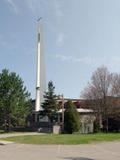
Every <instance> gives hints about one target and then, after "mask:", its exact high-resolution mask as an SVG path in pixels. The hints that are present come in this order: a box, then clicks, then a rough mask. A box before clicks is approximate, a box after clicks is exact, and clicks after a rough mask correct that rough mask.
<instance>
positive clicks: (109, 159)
mask: <svg viewBox="0 0 120 160" xmlns="http://www.w3.org/2000/svg"><path fill="white" fill-rule="evenodd" d="M21 159H23V160H120V142H104V143H94V144H87V145H27V144H16V143H14V144H7V145H1V146H0V160H21Z"/></svg>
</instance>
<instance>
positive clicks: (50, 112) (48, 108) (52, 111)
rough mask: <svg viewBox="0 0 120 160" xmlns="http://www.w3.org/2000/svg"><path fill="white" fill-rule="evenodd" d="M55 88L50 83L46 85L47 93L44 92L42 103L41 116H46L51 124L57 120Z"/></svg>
mask: <svg viewBox="0 0 120 160" xmlns="http://www.w3.org/2000/svg"><path fill="white" fill-rule="evenodd" d="M54 92H55V87H54V85H53V82H52V81H49V83H48V91H47V92H45V95H44V102H43V104H42V108H43V111H42V115H43V116H48V118H49V120H50V121H51V122H53V121H56V119H57V111H58V104H57V96H56V95H55V93H54Z"/></svg>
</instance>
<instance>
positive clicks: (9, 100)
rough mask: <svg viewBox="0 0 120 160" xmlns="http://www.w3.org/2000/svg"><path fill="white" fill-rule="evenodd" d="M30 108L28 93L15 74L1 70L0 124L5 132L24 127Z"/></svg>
mask: <svg viewBox="0 0 120 160" xmlns="http://www.w3.org/2000/svg"><path fill="white" fill-rule="evenodd" d="M30 107H31V100H30V93H28V91H27V90H26V87H24V84H23V81H22V79H21V78H20V77H19V75H17V74H16V73H15V72H11V73H10V72H9V70H7V69H3V70H2V73H0V111H1V115H0V116H1V123H2V124H4V126H5V130H10V127H11V126H16V125H25V120H26V117H27V116H28V114H29V111H30Z"/></svg>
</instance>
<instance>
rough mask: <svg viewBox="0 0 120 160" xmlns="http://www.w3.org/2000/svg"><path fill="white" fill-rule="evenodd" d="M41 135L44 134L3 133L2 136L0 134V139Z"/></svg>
mask: <svg viewBox="0 0 120 160" xmlns="http://www.w3.org/2000/svg"><path fill="white" fill-rule="evenodd" d="M43 134H45V133H38V132H25V133H24V132H23V133H22V132H21V133H3V134H0V138H6V137H14V136H25V135H43Z"/></svg>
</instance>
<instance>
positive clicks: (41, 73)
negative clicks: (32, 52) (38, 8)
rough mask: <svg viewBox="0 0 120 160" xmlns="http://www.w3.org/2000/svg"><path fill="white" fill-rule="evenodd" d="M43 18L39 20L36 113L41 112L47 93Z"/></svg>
mask: <svg viewBox="0 0 120 160" xmlns="http://www.w3.org/2000/svg"><path fill="white" fill-rule="evenodd" d="M40 21H41V18H39V19H38V33H37V37H38V38H37V77H36V103H35V111H39V110H41V109H42V108H41V103H42V102H43V99H44V98H43V95H44V92H45V62H44V53H43V31H42V24H41V22H40Z"/></svg>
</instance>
